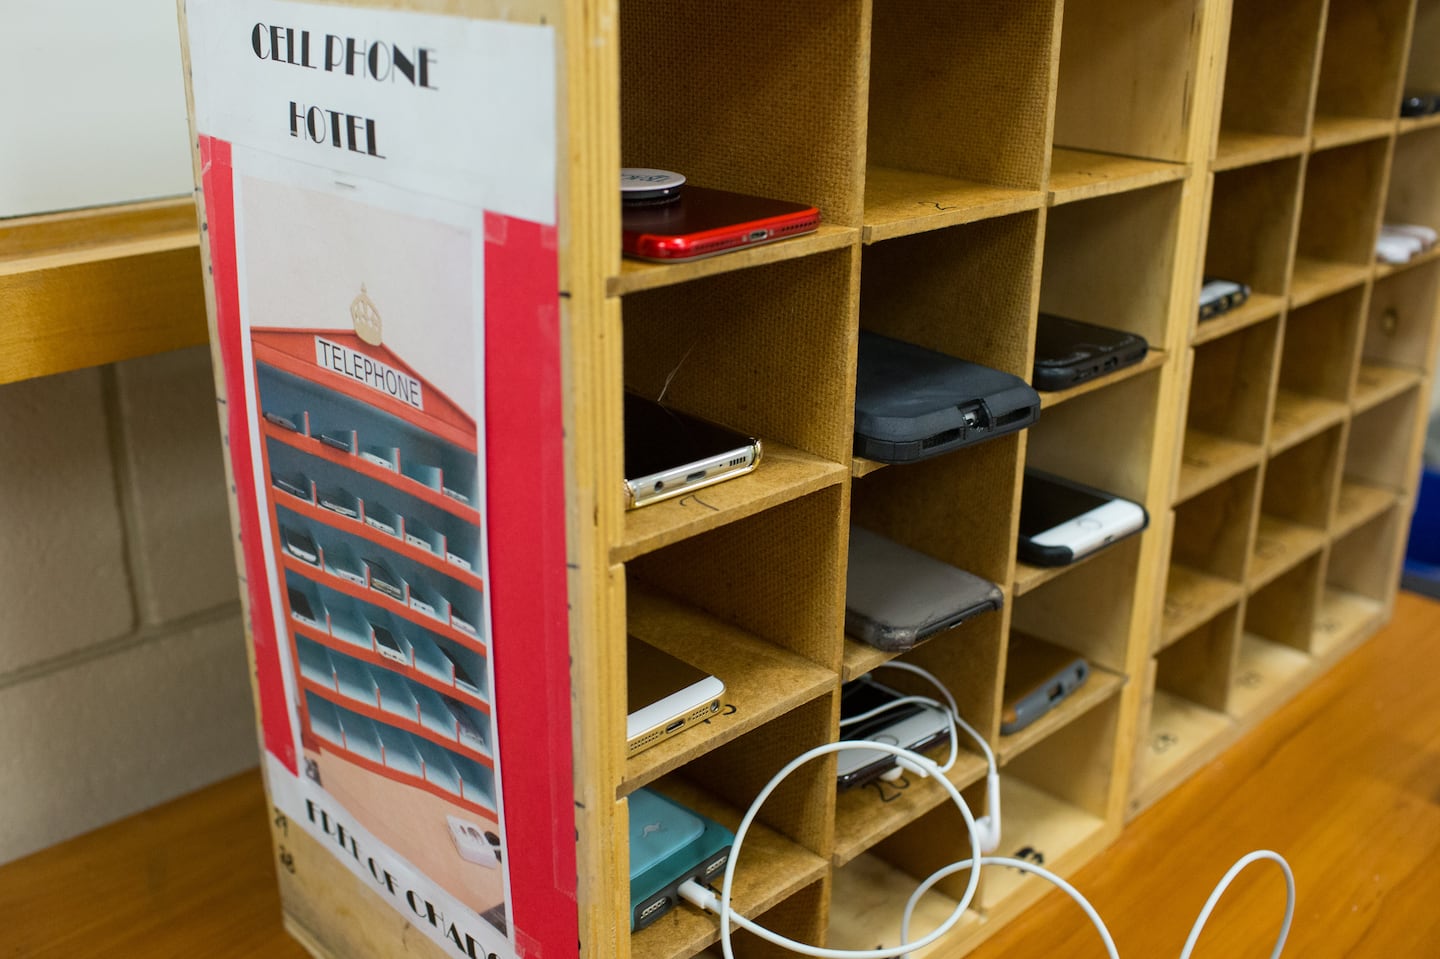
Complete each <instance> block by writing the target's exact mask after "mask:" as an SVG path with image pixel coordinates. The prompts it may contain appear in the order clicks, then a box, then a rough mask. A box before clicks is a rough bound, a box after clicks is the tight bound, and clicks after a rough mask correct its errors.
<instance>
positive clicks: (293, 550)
mask: <svg viewBox="0 0 1440 959" xmlns="http://www.w3.org/2000/svg"><path fill="white" fill-rule="evenodd" d="M280 538H281V540H283V541H284V543H285V551H286V552H288V553H289V554H290V555H291V556H294V557H295V558H296V559H298V560H300V561H301V562H305V563H309V564H310V565H311V566H319V565H320V547H318V546H316V545H315V540H314V539H313V538H311V536H310V534H309V533H307V532H305V531H304V530H300V529H292V528H291V527H289V526H281V527H280Z"/></svg>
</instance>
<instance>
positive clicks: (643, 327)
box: [612, 250, 854, 560]
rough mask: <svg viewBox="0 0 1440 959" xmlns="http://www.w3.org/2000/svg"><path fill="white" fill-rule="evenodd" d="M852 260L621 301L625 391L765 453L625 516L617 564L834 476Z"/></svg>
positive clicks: (848, 408) (810, 263)
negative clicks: (739, 471) (729, 473)
mask: <svg viewBox="0 0 1440 959" xmlns="http://www.w3.org/2000/svg"><path fill="white" fill-rule="evenodd" d="M853 259H854V254H853V251H851V250H836V251H832V252H829V253H821V254H817V255H815V256H811V257H806V258H804V259H799V260H787V261H785V262H781V263H774V264H770V265H767V266H761V267H756V268H755V269H751V270H744V271H740V272H733V273H724V274H720V275H718V276H711V277H706V278H703V279H699V280H695V281H693V282H689V283H684V284H680V285H676V286H666V287H661V288H659V289H654V290H647V291H645V292H641V293H635V294H632V295H630V296H627V297H626V298H625V300H624V307H623V310H624V333H623V335H624V363H625V372H624V379H625V385H626V387H627V388H629V389H631V390H634V391H635V392H637V393H639V394H641V395H642V396H646V397H649V398H651V399H661V400H663V402H664V403H665V405H666V406H670V407H674V408H675V409H679V410H683V411H685V412H687V413H692V414H695V415H697V416H700V417H703V418H705V419H708V420H712V421H714V422H716V423H719V424H721V425H723V426H728V427H730V428H731V429H735V430H739V431H741V432H743V433H745V434H747V435H749V436H753V437H756V438H758V439H759V440H760V441H761V444H762V457H761V461H760V465H759V467H758V468H757V469H756V470H755V471H754V472H753V473H750V474H749V475H746V476H742V477H739V478H737V479H733V480H728V481H726V482H723V483H720V484H717V485H715V486H711V487H707V488H705V489H703V490H700V491H698V492H697V493H695V494H693V495H691V496H687V497H681V498H677V499H674V500H669V501H664V502H660V503H656V504H653V505H650V506H645V507H642V508H640V509H637V510H631V511H630V512H629V513H628V514H627V515H626V517H625V531H624V538H623V540H622V543H621V544H620V546H619V548H618V549H617V550H616V552H615V554H614V555H613V558H614V559H616V560H624V559H629V558H631V557H633V556H635V555H638V554H640V553H642V552H645V551H649V550H653V549H656V548H659V547H662V546H664V545H666V544H668V543H672V542H674V541H676V540H677V539H680V538H683V537H685V536H690V535H694V534H695V533H697V532H700V531H703V530H705V529H709V528H712V527H715V526H717V525H720V524H723V523H726V522H729V521H731V520H734V519H738V518H742V517H744V516H747V515H750V514H753V513H754V512H756V511H758V510H760V509H764V508H765V507H767V506H769V505H772V504H774V503H776V502H783V501H784V500H786V499H791V498H794V497H796V496H800V495H804V494H806V493H808V492H810V491H811V490H814V489H816V488H817V487H821V486H826V485H830V484H834V483H837V482H839V481H840V480H841V477H842V476H843V474H844V465H843V464H845V463H848V461H849V456H850V447H851V443H852V435H851V432H850V424H851V417H852V405H853V402H854V399H853V393H852V389H853V387H852V385H851V384H852V383H853V382H854V373H853V364H854V330H853V328H852V327H851V326H850V320H849V318H850V317H851V315H852V308H853V300H852V293H851V289H852V284H853V282H854V271H853ZM797 343H804V344H805V347H806V348H805V349H803V350H797V349H795V344H797ZM617 408H618V404H617ZM619 433H620V431H619V430H617V431H616V435H617V436H618V435H619ZM612 459H613V460H615V461H616V464H615V465H616V466H619V465H620V464H619V462H618V460H619V457H612ZM612 488H614V489H616V490H617V491H618V490H619V489H620V488H621V487H620V482H619V478H618V477H617V478H616V481H615V484H614V487H612ZM617 495H618V494H617Z"/></svg>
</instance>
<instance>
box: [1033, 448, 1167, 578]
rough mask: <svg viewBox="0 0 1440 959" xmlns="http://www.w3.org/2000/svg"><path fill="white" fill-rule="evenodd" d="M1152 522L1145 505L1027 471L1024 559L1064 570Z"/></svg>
mask: <svg viewBox="0 0 1440 959" xmlns="http://www.w3.org/2000/svg"><path fill="white" fill-rule="evenodd" d="M1149 522H1150V517H1149V516H1148V515H1147V514H1146V512H1145V508H1144V507H1143V506H1141V505H1140V504H1139V503H1133V502H1131V501H1130V500H1128V499H1121V498H1120V497H1118V496H1115V495H1113V494H1111V493H1107V492H1105V491H1104V490H1098V489H1096V488H1095V487H1093V486H1086V485H1084V484H1083V483H1076V482H1072V481H1071V480H1068V479H1064V478H1063V477H1059V476H1054V475H1052V474H1050V473H1042V472H1041V471H1039V470H1032V469H1027V470H1026V471H1025V481H1024V484H1023V486H1022V487H1021V491H1020V550H1019V552H1020V558H1021V559H1022V560H1024V561H1025V562H1027V563H1030V564H1031V565H1034V566H1064V565H1066V564H1068V563H1073V562H1075V561H1076V560H1077V559H1081V558H1083V557H1085V556H1088V555H1090V554H1091V553H1093V552H1095V551H1096V550H1099V549H1102V548H1104V547H1106V546H1109V545H1110V544H1111V543H1114V542H1116V541H1117V540H1121V539H1124V538H1125V537H1127V536H1130V535H1132V534H1134V533H1138V532H1140V530H1142V529H1144V528H1145V527H1146V526H1147V525H1148V524H1149Z"/></svg>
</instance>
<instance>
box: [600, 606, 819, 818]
mask: <svg viewBox="0 0 1440 959" xmlns="http://www.w3.org/2000/svg"><path fill="white" fill-rule="evenodd" d="M626 613H627V620H626V628H627V630H628V631H629V633H630V634H631V635H633V636H635V637H637V638H639V639H643V640H644V641H646V642H647V643H649V644H650V645H652V646H655V647H657V648H659V649H662V650H664V651H665V652H667V653H669V654H670V655H672V656H674V657H676V658H677V659H680V660H681V661H683V662H686V663H689V664H690V665H691V666H694V667H696V668H698V669H700V670H702V671H704V672H706V673H709V674H710V675H712V676H717V677H719V679H720V680H721V682H723V683H724V684H725V692H724V694H723V695H722V697H721V701H722V706H721V710H720V712H719V713H717V714H716V715H715V716H714V717H712V718H711V719H708V720H706V721H705V722H704V723H703V724H701V725H698V726H696V727H694V728H691V729H688V730H685V731H683V732H681V733H678V734H676V735H675V736H672V737H671V738H669V739H667V740H664V741H663V742H660V743H657V744H656V745H654V746H651V747H650V748H649V749H646V750H645V751H644V752H640V753H637V754H636V755H634V756H631V757H630V758H629V759H627V760H626V762H625V773H624V778H623V779H622V780H621V782H620V785H619V787H618V789H617V798H618V797H621V796H625V795H628V794H629V793H631V792H633V791H634V790H636V789H639V788H640V787H641V786H644V785H647V784H648V783H650V782H652V781H653V780H655V779H657V778H659V777H660V776H663V775H665V774H667V773H670V772H673V771H674V770H676V769H679V768H680V767H681V766H683V765H685V764H686V763H688V762H690V761H691V760H692V759H695V758H696V757H698V756H702V755H704V754H705V753H707V752H709V751H710V750H712V749H715V748H717V747H719V746H723V745H724V744H725V743H728V742H730V741H731V740H734V739H738V738H739V737H740V736H743V735H745V734H746V733H748V732H750V731H751V730H753V729H757V728H759V727H760V726H762V725H764V724H765V723H767V722H769V721H770V720H772V719H774V718H775V717H777V716H780V715H783V714H784V713H787V712H789V711H790V710H792V709H794V708H796V707H797V706H800V705H802V704H804V703H807V702H809V701H810V700H812V699H815V698H816V697H817V696H822V695H824V694H825V693H827V692H830V691H832V690H834V689H835V688H836V686H837V683H838V680H837V677H836V675H835V673H833V672H831V671H830V670H828V669H824V668H822V667H820V666H816V665H815V664H814V663H812V662H810V661H809V660H807V659H805V658H804V657H802V656H798V655H796V654H795V653H791V652H788V651H786V650H783V649H780V648H779V647H777V646H775V645H773V644H771V643H767V642H765V641H764V640H762V639H759V638H757V637H755V636H753V635H751V634H749V633H747V632H745V631H744V630H741V629H737V628H736V627H734V626H731V625H729V624H727V623H724V622H722V621H720V620H718V619H716V618H714V617H713V616H709V615H707V614H706V613H704V612H702V611H700V610H698V609H695V608H693V607H689V606H686V605H685V604H683V603H681V602H678V601H676V600H673V599H670V598H669V597H666V596H664V595H662V594H659V593H654V592H651V591H649V590H646V589H643V588H641V587H638V586H635V585H632V586H631V588H630V592H629V596H628V600H627V604H626Z"/></svg>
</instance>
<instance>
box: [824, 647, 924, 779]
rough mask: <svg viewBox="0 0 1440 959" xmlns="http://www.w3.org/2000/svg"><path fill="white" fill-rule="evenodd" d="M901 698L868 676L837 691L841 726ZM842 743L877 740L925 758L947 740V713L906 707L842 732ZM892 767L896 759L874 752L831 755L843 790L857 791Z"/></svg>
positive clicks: (913, 705) (920, 706) (917, 705)
mask: <svg viewBox="0 0 1440 959" xmlns="http://www.w3.org/2000/svg"><path fill="white" fill-rule="evenodd" d="M903 695H904V694H903V693H901V692H899V691H898V690H895V689H891V688H890V687H889V686H886V685H884V684H883V683H879V682H876V681H875V680H874V679H873V678H872V677H871V676H870V675H869V674H868V673H867V674H866V675H864V676H861V677H859V678H858V679H852V680H851V681H850V682H848V683H846V684H845V685H844V686H842V687H840V719H841V721H842V722H844V721H845V720H849V719H854V718H856V717H858V716H863V715H865V714H866V713H868V712H870V711H871V710H873V709H878V708H879V707H881V706H884V705H886V704H888V703H893V702H895V701H896V700H897V699H900V698H901V697H902V696H903ZM840 738H841V739H844V740H865V739H870V740H875V741H877V742H884V743H889V744H891V745H893V746H903V747H905V748H906V749H909V750H911V751H913V752H917V753H923V752H925V751H926V750H929V749H934V748H935V747H936V746H939V745H940V744H942V743H948V742H949V741H950V718H949V716H947V715H946V712H945V710H943V709H939V708H936V707H934V706H927V705H925V704H924V703H906V704H905V705H903V706H896V707H895V708H894V709H887V710H886V711H885V712H883V713H880V714H879V715H877V716H874V717H872V718H870V719H866V720H862V721H861V722H858V723H853V724H848V725H845V726H843V727H842V728H841V730H840ZM894 766H895V757H894V756H893V755H891V754H890V753H887V752H881V751H880V750H878V749H875V750H866V749H847V750H845V751H844V752H841V753H837V754H836V756H835V776H836V780H837V782H838V784H839V786H840V788H841V789H850V788H851V787H854V786H861V785H864V784H865V783H868V782H870V781H871V780H873V779H875V778H877V777H879V776H880V775H881V774H883V773H884V772H885V771H886V770H887V769H892V768H894Z"/></svg>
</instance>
